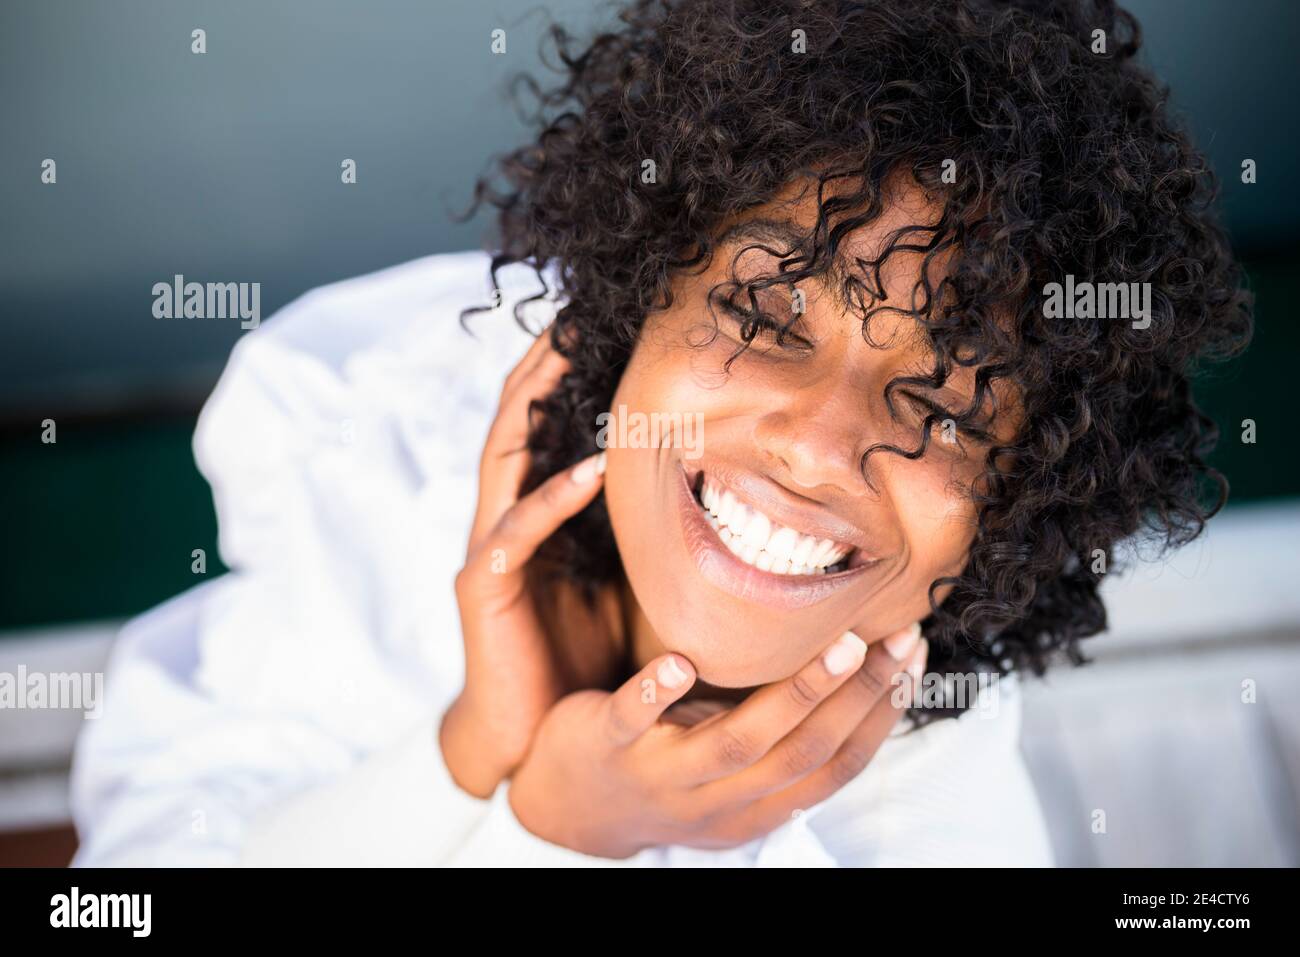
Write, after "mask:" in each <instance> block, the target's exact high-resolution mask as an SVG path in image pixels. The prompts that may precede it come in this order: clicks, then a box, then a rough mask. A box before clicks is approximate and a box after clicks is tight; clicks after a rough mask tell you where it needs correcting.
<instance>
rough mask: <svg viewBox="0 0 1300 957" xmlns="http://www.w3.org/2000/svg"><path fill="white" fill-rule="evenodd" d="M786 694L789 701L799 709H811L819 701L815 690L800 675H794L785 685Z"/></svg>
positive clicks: (810, 683) (819, 696) (818, 695)
mask: <svg viewBox="0 0 1300 957" xmlns="http://www.w3.org/2000/svg"><path fill="white" fill-rule="evenodd" d="M786 693H787V694H788V695H789V696H790V700H791V701H792V702H794V704H795V705H796V706H797V707H799V708H801V709H806V708H811V707H813V706H814V705H816V704H817V702H818V701H820V700H821V695H820V694H818V693H817V688H816V687H815V686H814V685H813V683H812V682H811V681H809V680H808V679H807V678H806V677H805V676H804V675H802V674H796V675H795V676H794V677H793V678H791V679H790V680H789V682H787V683H786Z"/></svg>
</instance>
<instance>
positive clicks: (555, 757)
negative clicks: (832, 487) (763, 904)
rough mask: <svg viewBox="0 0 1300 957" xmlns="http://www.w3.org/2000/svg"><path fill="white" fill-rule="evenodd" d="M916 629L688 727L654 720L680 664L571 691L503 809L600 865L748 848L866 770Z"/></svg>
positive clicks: (677, 687) (813, 668)
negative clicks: (683, 849) (613, 686)
mask: <svg viewBox="0 0 1300 957" xmlns="http://www.w3.org/2000/svg"><path fill="white" fill-rule="evenodd" d="M919 633H920V629H919V628H918V627H917V626H912V627H911V628H908V629H905V630H904V631H901V632H898V633H897V634H895V635H891V636H890V637H889V638H886V639H885V640H884V641H882V642H880V643H879V644H878V645H877V646H876V647H873V648H872V649H871V650H870V651H869V652H867V651H866V646H865V645H864V644H863V642H862V641H861V640H860V639H859V638H857V637H856V636H855V635H853V634H852V633H847V634H845V635H844V636H842V637H841V638H839V639H837V640H836V641H835V642H834V643H832V644H831V646H830V647H829V648H827V650H826V651H825V652H823V653H822V655H821V656H820V657H819V658H818V659H817V660H815V661H813V662H811V663H810V664H808V665H805V666H804V668H803V669H802V670H801V671H799V672H798V673H797V674H795V675H793V676H792V677H790V678H787V679H785V680H784V681H779V682H776V683H774V684H771V685H766V686H764V687H762V688H760V689H758V690H757V691H755V692H754V693H753V694H752V695H750V697H749V698H747V699H746V700H745V701H743V702H742V703H741V704H739V705H738V706H736V707H735V708H732V709H727V710H725V711H722V712H720V713H717V714H714V715H713V716H711V717H709V718H707V719H706V720H704V721H703V722H701V723H700V724H697V725H695V726H694V727H690V728H685V727H682V726H681V725H680V724H675V723H672V722H670V721H668V720H661V717H662V716H663V713H664V711H665V710H666V709H668V708H669V707H670V706H671V705H672V704H673V703H674V702H676V701H678V700H680V699H681V697H682V695H684V694H685V693H686V692H687V690H689V688H690V687H691V685H692V684H693V683H694V681H695V670H694V668H692V667H691V665H690V664H689V662H687V661H686V660H685V659H684V658H682V656H681V655H675V654H674V655H666V656H663V657H660V658H657V659H655V660H654V661H652V662H650V664H649V665H647V666H646V667H645V668H644V669H643V670H642V671H641V672H640V673H639V674H637V675H635V676H634V677H633V678H632V679H631V680H629V681H628V682H627V683H626V684H624V685H623V686H622V687H621V688H619V689H618V690H617V691H615V692H613V693H612V694H606V693H604V692H597V691H579V692H576V693H574V694H571V695H569V696H568V697H566V698H564V699H562V700H561V701H560V702H558V703H557V704H556V705H555V707H554V708H552V709H551V710H550V712H549V713H548V714H547V716H546V718H545V720H544V721H543V722H542V724H541V727H540V728H538V731H537V737H536V740H535V741H534V742H533V746H532V749H531V750H530V751H529V753H528V757H527V758H526V759H525V761H524V763H523V764H522V765H521V766H520V768H519V770H518V771H517V772H516V773H515V775H514V779H513V781H512V782H511V785H510V793H509V798H510V804H511V807H512V808H513V809H514V812H515V816H516V817H517V818H518V819H519V822H520V823H521V824H522V825H523V826H524V827H526V828H527V829H528V830H529V831H531V832H532V833H534V834H536V835H537V836H539V837H541V838H543V839H545V840H548V841H550V842H551V843H553V844H561V845H563V846H565V847H569V848H572V849H574V850H578V851H582V852H584V853H587V854H594V855H599V856H602V857H617V858H622V857H628V856H631V855H632V854H634V853H636V852H637V851H639V850H641V849H643V848H646V847H650V846H654V845H662V844H682V845H687V846H690V847H700V848H713V849H716V848H727V847H737V846H740V845H742V844H745V843H748V842H749V841H752V840H754V839H755V838H758V837H761V836H763V835H765V834H767V833H769V832H771V831H773V830H775V829H776V828H777V827H779V826H780V825H781V824H783V823H784V822H786V821H788V820H790V817H791V815H792V813H793V812H794V811H796V810H800V809H804V808H809V807H812V806H813V805H815V804H818V803H820V802H821V801H823V800H825V799H826V798H828V797H830V795H832V794H834V793H835V792H836V791H838V790H839V789H840V788H841V787H843V786H844V785H845V784H847V783H848V782H849V781H851V780H852V779H853V778H854V777H856V776H857V774H858V773H859V772H860V771H861V770H862V769H863V768H864V767H865V766H866V764H867V762H868V761H870V760H871V758H872V756H873V755H874V754H875V753H876V749H877V748H879V747H880V745H881V743H882V742H883V741H884V740H885V738H886V737H887V736H888V735H889V732H890V730H891V729H892V728H893V727H894V724H895V722H896V721H897V720H898V718H899V716H900V715H901V714H902V713H903V710H904V707H903V706H904V704H905V700H906V698H905V696H900V695H895V694H892V693H891V691H892V689H894V688H895V687H897V686H898V682H897V681H896V676H898V675H900V674H908V675H909V677H910V680H911V681H912V683H913V684H912V685H911V686H912V687H914V686H915V682H916V681H918V680H919V677H920V672H921V670H922V668H923V667H924V662H925V654H926V644H925V642H924V641H921V642H919V644H918V637H919ZM864 653H865V655H864ZM864 659H865V660H864ZM900 699H901V700H900Z"/></svg>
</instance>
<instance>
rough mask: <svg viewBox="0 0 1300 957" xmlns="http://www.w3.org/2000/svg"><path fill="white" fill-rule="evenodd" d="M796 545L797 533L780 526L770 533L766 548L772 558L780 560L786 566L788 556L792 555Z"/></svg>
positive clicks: (797, 541)
mask: <svg viewBox="0 0 1300 957" xmlns="http://www.w3.org/2000/svg"><path fill="white" fill-rule="evenodd" d="M798 543H799V533H798V532H796V531H795V530H794V529H793V528H788V527H787V526H785V525H781V526H778V527H777V530H776V531H775V532H773V533H772V537H771V538H769V539H768V540H767V546H766V548H767V550H768V551H769V552H771V553H772V557H773V558H779V559H782V560H783V561H785V562H786V563H787V565H788V564H789V561H790V556H791V555H792V554H794V547H795V545H797V544H798Z"/></svg>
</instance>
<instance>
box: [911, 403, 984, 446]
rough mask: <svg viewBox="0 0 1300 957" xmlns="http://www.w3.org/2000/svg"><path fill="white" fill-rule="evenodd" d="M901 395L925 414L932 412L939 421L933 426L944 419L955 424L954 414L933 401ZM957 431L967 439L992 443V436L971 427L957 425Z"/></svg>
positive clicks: (940, 423) (941, 422) (955, 416)
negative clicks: (950, 420) (924, 411)
mask: <svg viewBox="0 0 1300 957" xmlns="http://www.w3.org/2000/svg"><path fill="white" fill-rule="evenodd" d="M901 395H902V396H903V398H905V399H908V400H909V401H910V402H912V403H913V404H914V405H916V406H918V407H920V408H922V409H924V410H926V411H927V412H933V413H934V414H935V415H937V416H938V417H939V419H938V421H936V422H934V423H932V424H933V425H939V426H941V425H942V424H943V420H944V419H952V420H953V421H954V422H956V420H957V413H956V412H951V411H949V410H948V409H945V408H944V407H943V406H941V405H939V403H937V402H935V401H934V400H933V399H927V398H926V397H925V396H922V395H917V394H916V393H915V392H903V393H901ZM957 431H958V432H961V433H962V434H963V435H965V436H966V437H967V438H970V439H973V440H974V441H976V442H992V441H993V439H994V436H993V435H992V434H990V433H988V432H986V431H984V430H983V429H981V428H978V427H976V426H973V425H958V426H957Z"/></svg>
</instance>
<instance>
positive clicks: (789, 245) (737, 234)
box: [717, 216, 929, 347]
mask: <svg viewBox="0 0 1300 957" xmlns="http://www.w3.org/2000/svg"><path fill="white" fill-rule="evenodd" d="M808 238H809V237H808V233H807V231H806V230H804V229H802V228H801V227H800V226H799V225H798V224H796V223H795V222H794V221H792V220H789V219H782V218H778V217H768V216H760V217H755V218H753V219H745V220H741V221H740V222H738V223H733V224H732V225H731V226H729V227H728V228H727V229H725V230H723V232H722V234H721V235H720V236H719V237H718V239H717V245H718V246H719V247H722V246H728V245H731V244H733V243H748V244H750V246H753V245H754V244H758V243H762V244H765V245H768V246H780V247H782V248H785V249H788V250H789V251H788V252H786V253H785V254H784V255H783V256H782V258H783V259H784V258H786V257H787V256H790V255H793V254H795V253H796V252H799V250H800V247H801V246H802V245H803V244H804V242H805V241H807V239H808ZM779 251H780V250H778V252H779ZM845 258H846V257H845V254H844V252H843V251H842V247H841V250H837V251H836V255H835V261H834V262H833V263H832V264H831V267H830V270H829V272H828V274H827V275H828V276H829V277H830V279H831V281H830V282H828V281H827V275H822V276H814V277H813V279H814V280H815V281H816V282H817V283H818V284H819V285H820V286H821V287H822V288H823V289H825V290H826V291H828V292H829V293H830V294H831V296H832V297H833V298H834V300H835V302H836V303H837V304H839V306H840V307H841V308H842V309H843V310H844V311H845V312H852V311H853V309H852V303H850V302H849V300H848V297H847V295H846V294H845V291H844V289H845V285H846V281H847V280H848V279H849V278H850V277H851V276H852V272H851V271H850V270H849V269H848V267H847V266H846V265H845ZM880 301H881V302H883V300H880ZM907 344H908V345H910V346H926V347H928V346H929V336H928V335H926V332H925V330H924V329H923V328H921V324H920V323H919V322H918V323H917V328H916V330H915V331H914V333H913V335H912V337H911V338H910V339H909V340H908V343H907Z"/></svg>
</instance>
